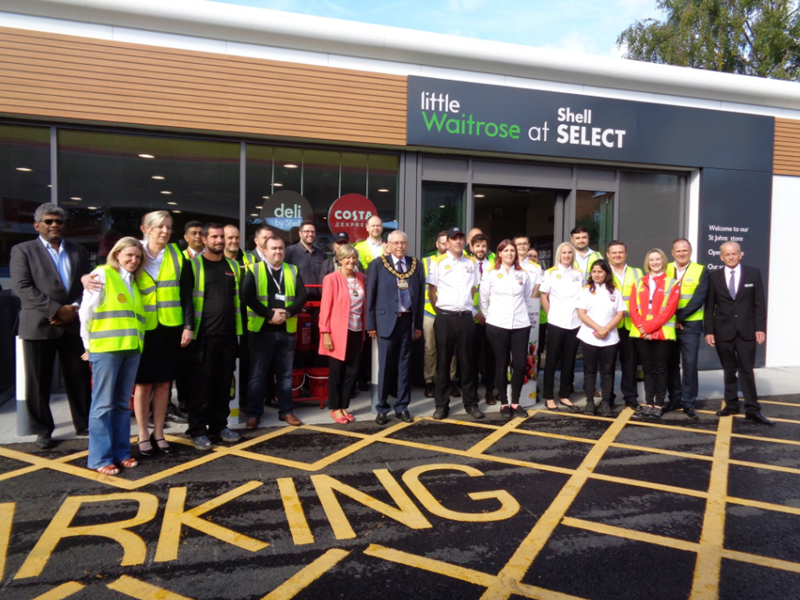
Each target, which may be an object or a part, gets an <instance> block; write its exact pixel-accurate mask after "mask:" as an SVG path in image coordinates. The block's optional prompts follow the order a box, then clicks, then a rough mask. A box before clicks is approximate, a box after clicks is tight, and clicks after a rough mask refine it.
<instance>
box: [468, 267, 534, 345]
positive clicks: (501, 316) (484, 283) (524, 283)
mask: <svg viewBox="0 0 800 600" xmlns="http://www.w3.org/2000/svg"><path fill="white" fill-rule="evenodd" d="M531 294H533V283H532V281H531V278H530V277H529V276H528V273H527V271H525V270H524V269H519V270H517V269H514V268H512V269H511V270H508V268H507V267H506V266H505V265H500V268H499V269H493V270H491V271H486V272H485V273H484V274H483V279H481V288H480V305H481V312H483V314H484V315H485V316H486V324H487V325H494V326H495V327H502V328H503V329H523V328H525V327H530V326H531V320H530V317H529V316H528V307H527V305H526V302H527V300H528V298H530V297H531Z"/></svg>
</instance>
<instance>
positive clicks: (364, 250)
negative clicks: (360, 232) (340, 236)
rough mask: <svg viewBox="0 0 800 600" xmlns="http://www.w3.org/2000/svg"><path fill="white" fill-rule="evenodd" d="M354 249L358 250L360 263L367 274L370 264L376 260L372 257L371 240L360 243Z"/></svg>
mask: <svg viewBox="0 0 800 600" xmlns="http://www.w3.org/2000/svg"><path fill="white" fill-rule="evenodd" d="M353 247H354V248H355V249H356V250H358V262H360V263H361V268H362V269H364V272H365V273H366V272H367V267H368V266H369V263H371V262H372V260H373V259H374V258H375V257H374V256H372V248H370V246H369V240H363V241H361V242H358V243H357V244H355V245H354V246H353Z"/></svg>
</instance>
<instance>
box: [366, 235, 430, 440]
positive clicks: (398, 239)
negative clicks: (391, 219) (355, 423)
mask: <svg viewBox="0 0 800 600" xmlns="http://www.w3.org/2000/svg"><path fill="white" fill-rule="evenodd" d="M388 246H389V250H390V254H389V255H388V256H382V257H380V258H379V259H376V260H373V261H372V262H371V263H370V264H369V268H368V269H367V313H366V318H367V322H366V329H367V333H368V334H369V336H370V337H371V338H375V337H377V338H378V361H379V365H380V366H379V369H380V371H379V372H380V376H379V378H378V392H379V399H378V405H377V407H376V408H377V411H378V416H377V417H376V418H375V422H376V423H377V424H378V425H385V424H386V423H388V422H389V417H388V416H387V413H388V412H389V409H390V408H391V407H390V406H389V393H390V391H391V390H390V383H391V382H392V381H393V379H394V378H393V377H392V375H393V374H394V373H393V371H396V374H397V377H396V380H397V403H395V405H394V411H395V413H396V415H397V418H399V419H403V421H405V422H406V423H411V422H412V421H413V419H412V418H411V414H410V413H409V412H408V403H409V402H410V401H411V344H412V342H414V340H417V339H419V338H420V337H421V336H422V314H423V311H424V309H425V277H424V270H423V268H422V263H421V262H420V261H418V260H417V259H416V258H410V257H408V256H406V255H405V254H406V249H407V248H408V239H407V237H406V234H405V233H403V232H402V231H393V232H392V233H391V234H390V235H389V242H388Z"/></svg>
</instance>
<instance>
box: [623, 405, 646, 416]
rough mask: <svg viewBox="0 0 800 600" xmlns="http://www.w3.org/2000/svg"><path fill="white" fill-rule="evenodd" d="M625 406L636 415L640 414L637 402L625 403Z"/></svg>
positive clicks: (640, 406) (640, 409)
mask: <svg viewBox="0 0 800 600" xmlns="http://www.w3.org/2000/svg"><path fill="white" fill-rule="evenodd" d="M625 406H627V407H628V408H630V409H633V412H635V413H636V414H637V415H638V414H639V413H641V412H642V405H641V404H639V403H638V402H636V403H633V402H626V403H625Z"/></svg>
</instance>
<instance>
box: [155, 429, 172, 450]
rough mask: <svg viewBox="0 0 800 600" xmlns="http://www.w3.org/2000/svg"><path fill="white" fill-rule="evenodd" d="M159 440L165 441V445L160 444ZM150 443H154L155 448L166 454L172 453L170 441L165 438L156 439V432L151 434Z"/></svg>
mask: <svg viewBox="0 0 800 600" xmlns="http://www.w3.org/2000/svg"><path fill="white" fill-rule="evenodd" d="M158 442H164V444H166V445H165V446H162V445H160V444H159V443H158ZM150 443H151V444H153V450H158V451H159V452H163V453H164V454H171V453H172V448H171V447H170V445H169V442H167V440H165V439H164V438H160V439H158V440H157V439H156V437H155V434H151V435H150Z"/></svg>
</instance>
